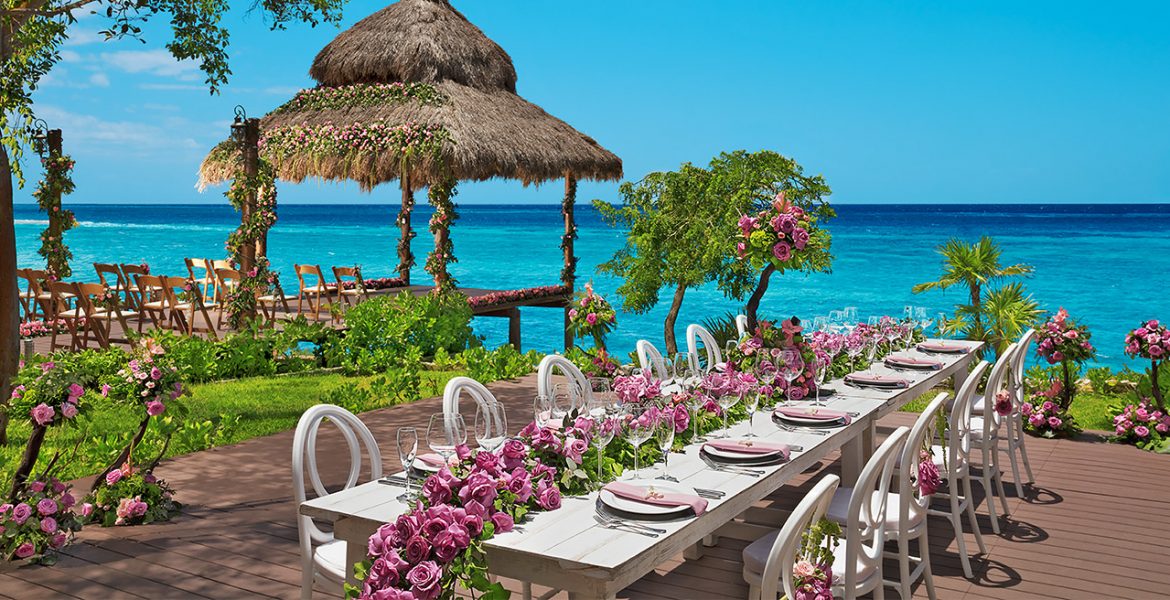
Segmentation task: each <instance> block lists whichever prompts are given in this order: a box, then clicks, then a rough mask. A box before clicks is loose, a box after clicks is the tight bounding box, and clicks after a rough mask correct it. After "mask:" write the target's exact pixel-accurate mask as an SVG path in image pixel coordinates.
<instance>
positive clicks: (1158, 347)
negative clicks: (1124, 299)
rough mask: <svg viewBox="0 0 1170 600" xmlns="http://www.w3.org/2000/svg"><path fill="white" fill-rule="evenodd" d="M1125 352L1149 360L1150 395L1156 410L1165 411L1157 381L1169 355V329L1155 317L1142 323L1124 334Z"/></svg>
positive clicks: (1164, 403)
mask: <svg viewBox="0 0 1170 600" xmlns="http://www.w3.org/2000/svg"><path fill="white" fill-rule="evenodd" d="M1125 354H1126V355H1127V356H1131V357H1134V358H1144V359H1146V360H1148V361H1150V368H1149V370H1148V371H1147V373H1148V374H1149V377H1150V396H1151V397H1152V399H1153V401H1154V405H1155V406H1156V407H1157V409H1158V410H1160V411H1162V412H1166V401H1165V398H1163V394H1162V387H1161V385H1160V384H1159V382H1158V372H1159V371H1160V370H1161V368H1162V365H1163V363H1165V362H1166V359H1167V357H1170V329H1167V328H1166V326H1165V325H1162V324H1161V323H1159V322H1158V321H1157V320H1155V319H1151V320H1149V321H1146V322H1145V323H1143V324H1142V325H1141V326H1140V327H1138V328H1137V329H1134V330H1133V331H1131V332H1129V333H1128V334H1127V335H1126V336H1125Z"/></svg>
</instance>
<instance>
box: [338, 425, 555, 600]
mask: <svg viewBox="0 0 1170 600" xmlns="http://www.w3.org/2000/svg"><path fill="white" fill-rule="evenodd" d="M456 454H457V456H458V461H457V462H455V463H454V464H452V465H451V466H450V467H444V468H443V469H441V470H440V471H439V472H438V473H436V474H434V475H431V476H430V477H428V478H427V480H426V482H425V483H424V484H423V488H422V493H421V497H420V499H419V501H418V503H417V504H416V505H415V506H414V507H413V508H412V509H411V510H410V511H409V512H407V513H406V514H404V515H401V516H399V517H398V518H397V519H396V520H395V521H394V522H392V523H387V524H385V525H383V526H382V527H380V528H379V529H378V531H377V532H375V533H374V535H372V536H370V540H369V545H368V548H367V550H368V556H367V559H366V560H365V561H364V562H363V563H360V564H358V565H357V566H356V567H355V575H356V576H357V579H359V580H360V581H362V584H361V587H355V586H351V585H348V584H347V585H346V595H347V597H351V598H353V597H357V598H363V599H365V598H368V599H375V598H376V599H378V600H382V599H387V598H390V599H398V600H435V599H438V598H444V599H446V598H453V597H454V590H455V588H456V586H457V585H462V586H463V587H465V588H467V589H471V590H477V591H479V592H480V594H479V598H505V597H507V592H506V591H504V589H503V588H502V587H501V586H500V584H498V583H491V582H490V581H489V580H488V578H487V557H486V555H485V554H484V550H483V542H484V541H485V540H487V539H490V538H491V537H492V536H493V535H495V534H496V533H497V532H501V533H502V532H506V531H511V530H512V528H513V526H514V525H515V523H516V522H517V521H520V520H522V519H523V518H524V516H525V515H526V514H527V513H528V511H530V510H556V509H557V508H559V507H560V503H561V493H560V490H559V489H558V488H557V485H556V480H557V470H556V468H554V467H551V466H548V465H545V464H543V463H542V462H540V460H539V459H538V458H537V457H536V456H535V454H534V453H533V452H532V451H531V450H530V449H529V448H528V447H527V446H526V445H525V444H523V443H522V442H519V441H518V440H510V441H509V442H507V443H506V444H505V446H504V447H503V448H501V449H500V451H499V454H496V453H491V452H486V451H479V452H475V453H473V452H472V451H471V450H469V449H468V448H467V446H460V447H459V448H457V450H456Z"/></svg>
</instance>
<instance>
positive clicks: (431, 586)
mask: <svg viewBox="0 0 1170 600" xmlns="http://www.w3.org/2000/svg"><path fill="white" fill-rule="evenodd" d="M442 577H443V569H441V568H440V567H439V565H437V564H435V562H434V561H430V560H426V561H423V562H420V563H418V564H417V565H415V566H414V568H413V569H411V570H410V571H408V572H407V573H406V581H407V582H408V583H410V591H412V592H414V595H415V596H418V598H419V599H420V600H433V599H434V598H436V597H438V595H439V593H440V592H441V591H442V588H441V586H440V585H439V583H440V580H441V579H442Z"/></svg>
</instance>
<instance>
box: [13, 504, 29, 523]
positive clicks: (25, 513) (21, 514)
mask: <svg viewBox="0 0 1170 600" xmlns="http://www.w3.org/2000/svg"><path fill="white" fill-rule="evenodd" d="M31 516H32V507H31V506H29V505H27V504H25V503H24V502H21V503H20V504H17V505H16V506H14V507H13V508H12V520H13V521H15V522H16V524H17V525H24V522H25V521H27V520H28V518H29V517H31Z"/></svg>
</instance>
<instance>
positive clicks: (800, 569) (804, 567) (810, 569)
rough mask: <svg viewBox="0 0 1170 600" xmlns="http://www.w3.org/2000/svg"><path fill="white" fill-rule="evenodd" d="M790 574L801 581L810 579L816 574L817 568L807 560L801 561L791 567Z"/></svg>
mask: <svg viewBox="0 0 1170 600" xmlns="http://www.w3.org/2000/svg"><path fill="white" fill-rule="evenodd" d="M792 574H793V575H795V576H797V577H800V578H802V579H803V578H805V577H812V576H813V575H816V574H817V567H816V565H814V564H812V563H811V562H809V561H807V560H802V561H799V562H797V563H796V564H795V565H792Z"/></svg>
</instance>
